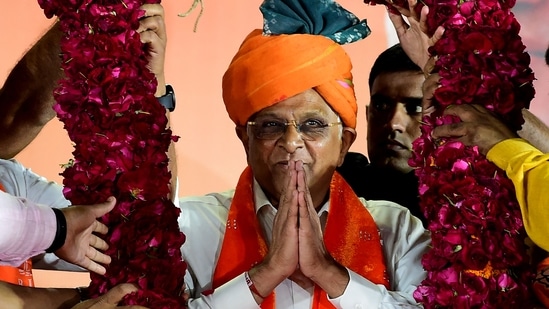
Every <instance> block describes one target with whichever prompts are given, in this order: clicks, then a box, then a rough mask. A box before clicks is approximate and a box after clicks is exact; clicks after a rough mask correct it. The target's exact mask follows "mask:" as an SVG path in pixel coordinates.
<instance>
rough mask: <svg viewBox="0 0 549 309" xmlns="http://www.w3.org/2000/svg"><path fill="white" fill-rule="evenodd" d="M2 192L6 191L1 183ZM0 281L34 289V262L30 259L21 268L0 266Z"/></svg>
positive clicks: (0, 189)
mask: <svg viewBox="0 0 549 309" xmlns="http://www.w3.org/2000/svg"><path fill="white" fill-rule="evenodd" d="M0 191H6V190H5V189H4V186H3V185H2V184H1V183H0ZM0 207H1V206H0ZM0 281H5V282H9V283H13V284H17V285H22V286H30V287H33V286H34V280H33V277H32V261H31V260H30V259H28V260H26V261H25V262H23V264H21V265H20V266H19V267H13V266H0Z"/></svg>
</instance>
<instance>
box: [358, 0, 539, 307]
mask: <svg viewBox="0 0 549 309" xmlns="http://www.w3.org/2000/svg"><path fill="white" fill-rule="evenodd" d="M365 2H366V3H370V4H385V5H388V6H391V5H392V4H395V5H398V6H401V7H407V6H408V1H407V0H392V1H384V0H378V1H375V0H371V1H369V0H366V1H365ZM421 2H422V4H420V5H418V6H416V9H417V10H418V11H419V10H421V7H422V5H427V6H428V7H429V15H428V17H427V25H428V28H429V30H430V33H433V32H434V31H435V29H436V28H437V27H438V26H439V25H443V26H444V28H445V33H444V35H443V37H442V39H440V40H439V41H438V42H437V43H436V44H435V45H434V46H433V47H431V49H430V52H431V54H432V55H434V56H438V61H437V64H436V67H435V70H437V71H438V72H439V74H440V77H441V79H440V83H441V86H440V88H438V89H437V91H436V92H435V94H434V96H435V104H436V106H439V108H438V110H437V111H436V112H435V113H434V114H432V115H431V116H428V117H425V118H424V124H423V125H422V128H421V129H422V135H421V137H420V138H418V139H417V140H416V141H415V142H414V156H413V158H412V159H411V161H410V162H411V165H412V166H414V167H416V175H417V176H418V178H419V183H420V187H419V192H420V196H421V202H420V205H421V208H422V210H423V213H424V215H425V217H426V218H427V220H428V222H429V223H428V229H429V230H430V231H431V235H432V236H431V237H432V249H431V250H430V251H429V252H428V253H427V254H426V255H425V256H424V257H423V260H422V262H423V266H424V268H425V269H426V270H427V272H428V275H427V278H426V279H425V280H424V281H423V282H422V284H421V285H420V286H419V287H418V288H417V290H416V291H415V293H414V297H415V299H416V300H417V301H418V302H420V303H422V304H423V305H424V307H425V308H427V309H431V308H483V309H488V308H494V309H495V308H498V309H501V308H531V307H532V306H533V295H532V293H531V291H530V286H531V283H532V279H533V268H532V266H531V265H530V259H529V256H528V254H527V249H528V248H527V246H526V245H525V238H526V232H525V229H524V224H523V222H522V216H521V212H520V208H519V205H518V202H517V200H516V195H515V190H514V187H513V184H512V182H511V181H510V180H509V179H508V178H507V177H506V176H505V172H504V171H502V170H501V169H499V168H497V167H496V166H495V165H493V164H492V163H490V162H489V161H487V159H486V157H485V156H483V155H482V154H480V153H479V151H478V148H477V147H465V146H464V145H463V144H462V143H460V142H454V141H450V140H447V141H442V142H440V141H434V140H433V139H432V138H431V131H432V128H433V127H434V126H436V125H441V124H448V123H454V122H457V121H459V119H457V118H456V117H447V116H442V112H443V111H444V108H445V107H446V106H449V105H451V104H471V103H472V102H474V103H475V104H480V105H483V106H484V107H486V108H487V109H488V110H491V111H493V112H494V113H496V114H498V115H499V116H501V117H502V119H504V120H505V121H506V123H507V124H508V125H509V126H510V127H511V128H513V129H519V128H520V126H521V125H522V123H523V119H522V115H521V110H522V108H524V107H527V106H528V105H529V103H530V101H531V100H532V98H533V96H534V88H533V86H532V81H533V79H534V75H533V73H532V70H531V69H530V67H529V65H530V57H529V55H528V54H527V53H526V52H525V46H524V44H523V43H522V40H521V38H520V36H519V29H520V25H519V24H518V22H517V20H516V19H515V17H514V15H513V13H512V12H511V8H512V7H513V6H514V4H515V1H514V0H422V1H421Z"/></svg>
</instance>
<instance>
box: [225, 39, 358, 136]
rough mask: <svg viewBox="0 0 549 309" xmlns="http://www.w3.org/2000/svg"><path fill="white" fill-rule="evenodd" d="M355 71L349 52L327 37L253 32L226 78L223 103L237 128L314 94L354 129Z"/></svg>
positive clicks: (232, 63) (239, 51) (241, 47)
mask: <svg viewBox="0 0 549 309" xmlns="http://www.w3.org/2000/svg"><path fill="white" fill-rule="evenodd" d="M351 68H352V65H351V60H350V59H349V56H348V55H347V53H346V52H345V50H344V49H343V48H342V47H341V46H340V45H339V44H338V43H335V42H334V41H332V40H330V39H328V38H326V37H324V36H322V35H311V34H289V35H286V34H281V35H273V36H264V35H262V31H261V30H254V31H252V32H251V33H250V34H249V35H248V37H246V39H245V40H244V42H243V43H242V45H241V46H240V49H239V50H238V52H237V54H236V55H235V56H234V58H233V60H232V61H231V64H230V65H229V68H228V69H227V72H225V75H224V76H223V101H224V102H225V107H226V108H227V112H228V113H229V117H231V119H232V120H233V122H234V123H235V124H237V125H245V124H246V122H247V121H248V119H249V118H250V117H251V116H252V115H254V114H255V113H257V112H259V111H260V110H262V109H264V108H266V107H269V106H272V105H274V104H276V103H278V102H280V101H282V100H285V99H287V98H290V97H292V96H295V95H297V94H299V93H301V92H303V91H305V90H308V89H311V88H313V89H315V90H316V91H317V92H318V93H319V94H320V95H321V96H322V97H323V98H324V100H326V102H328V104H329V105H330V106H331V107H332V109H333V110H334V111H335V112H336V113H337V114H338V115H339V116H340V117H341V119H342V121H343V123H345V125H346V126H349V127H352V128H355V127H356V114H357V105H356V98H355V92H354V87H353V83H352V80H353V77H352V74H351Z"/></svg>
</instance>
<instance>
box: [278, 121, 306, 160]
mask: <svg viewBox="0 0 549 309" xmlns="http://www.w3.org/2000/svg"><path fill="white" fill-rule="evenodd" d="M279 144H280V146H281V147H283V148H284V149H285V150H286V151H287V152H288V153H294V152H295V151H296V150H297V149H299V148H301V147H303V145H304V141H303V138H302V137H301V133H300V132H299V126H298V124H297V123H296V122H295V121H291V122H289V124H288V125H287V126H286V129H285V130H284V134H283V135H282V137H281V138H280V139H279Z"/></svg>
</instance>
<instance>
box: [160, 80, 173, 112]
mask: <svg viewBox="0 0 549 309" xmlns="http://www.w3.org/2000/svg"><path fill="white" fill-rule="evenodd" d="M156 99H157V100H158V102H160V104H162V106H164V107H165V108H166V109H167V110H169V111H170V112H173V111H174V110H175V92H174V91H173V87H172V86H171V85H166V94H165V95H163V96H161V97H158V98H156Z"/></svg>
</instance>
